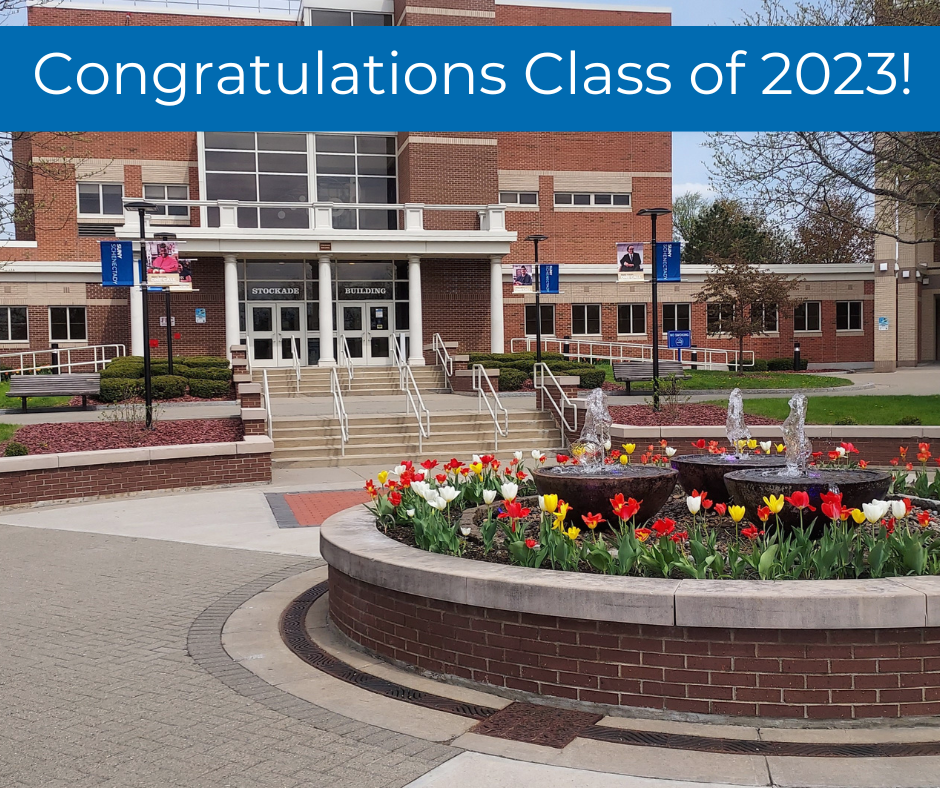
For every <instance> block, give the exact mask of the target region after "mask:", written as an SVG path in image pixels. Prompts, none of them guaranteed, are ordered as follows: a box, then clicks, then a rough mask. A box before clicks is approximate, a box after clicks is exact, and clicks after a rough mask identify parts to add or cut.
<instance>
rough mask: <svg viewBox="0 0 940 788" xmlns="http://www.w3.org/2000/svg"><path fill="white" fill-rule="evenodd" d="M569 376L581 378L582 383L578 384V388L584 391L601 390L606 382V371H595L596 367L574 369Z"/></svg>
mask: <svg viewBox="0 0 940 788" xmlns="http://www.w3.org/2000/svg"><path fill="white" fill-rule="evenodd" d="M568 374H569V375H580V376H581V382H580V383H579V384H578V388H582V389H599V388H600V387H601V386H602V385H603V383H604V381H605V380H606V374H605V373H604V370H602V369H595V368H594V367H585V368H584V369H573V370H571V371H570V372H569V373H568Z"/></svg>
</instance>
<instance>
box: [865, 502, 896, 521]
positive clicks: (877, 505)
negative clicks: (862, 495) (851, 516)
mask: <svg viewBox="0 0 940 788" xmlns="http://www.w3.org/2000/svg"><path fill="white" fill-rule="evenodd" d="M889 508H890V505H889V504H888V502H887V501H879V500H877V499H875V500H874V501H872V502H871V503H863V504H862V511H863V512H865V519H866V520H868V522H870V523H877V522H878V521H879V520H880V519H881V518H882V517H884V516H885V515H886V514H887V513H888V509H889Z"/></svg>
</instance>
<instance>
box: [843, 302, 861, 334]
mask: <svg viewBox="0 0 940 788" xmlns="http://www.w3.org/2000/svg"><path fill="white" fill-rule="evenodd" d="M862 315H863V312H862V302H861V301H836V331H861V330H863V328H864V325H865V324H864V320H863V317H862Z"/></svg>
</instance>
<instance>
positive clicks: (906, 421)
mask: <svg viewBox="0 0 940 788" xmlns="http://www.w3.org/2000/svg"><path fill="white" fill-rule="evenodd" d="M918 424H923V422H922V421H921V420H920V416H901V418H899V419H898V426H899V427H912V426H916V425H918Z"/></svg>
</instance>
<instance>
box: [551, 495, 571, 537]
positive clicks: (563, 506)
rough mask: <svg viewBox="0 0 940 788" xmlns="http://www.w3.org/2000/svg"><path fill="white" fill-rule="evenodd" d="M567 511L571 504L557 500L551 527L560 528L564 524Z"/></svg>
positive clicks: (569, 509)
mask: <svg viewBox="0 0 940 788" xmlns="http://www.w3.org/2000/svg"><path fill="white" fill-rule="evenodd" d="M569 511H571V506H570V505H569V504H567V503H565V502H564V501H559V502H558V509H556V510H555V522H554V524H553V525H552V528H557V529H558V530H562V528H563V527H564V525H565V518H566V517H567V516H568V512H569Z"/></svg>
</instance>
